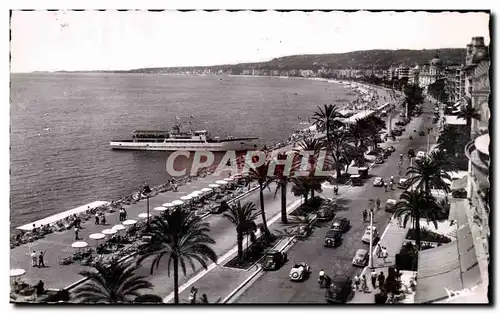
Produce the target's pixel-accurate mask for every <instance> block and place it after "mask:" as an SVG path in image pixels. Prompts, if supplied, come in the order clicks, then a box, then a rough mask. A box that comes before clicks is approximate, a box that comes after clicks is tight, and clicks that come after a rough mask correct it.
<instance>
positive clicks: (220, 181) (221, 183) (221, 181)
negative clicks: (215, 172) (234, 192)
mask: <svg viewBox="0 0 500 313" xmlns="http://www.w3.org/2000/svg"><path fill="white" fill-rule="evenodd" d="M215 183H216V184H219V185H225V184H227V181H225V180H218V181H216V182H215Z"/></svg>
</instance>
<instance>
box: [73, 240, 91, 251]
mask: <svg viewBox="0 0 500 313" xmlns="http://www.w3.org/2000/svg"><path fill="white" fill-rule="evenodd" d="M88 245H89V244H88V243H86V242H85V241H75V242H73V243H72V244H71V247H73V248H78V249H81V248H85V247H87V246H88Z"/></svg>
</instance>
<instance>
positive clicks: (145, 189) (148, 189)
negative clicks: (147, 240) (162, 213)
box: [142, 185, 151, 232]
mask: <svg viewBox="0 0 500 313" xmlns="http://www.w3.org/2000/svg"><path fill="white" fill-rule="evenodd" d="M142 193H143V194H145V195H146V203H147V211H146V212H147V213H146V214H147V215H148V216H147V219H146V225H147V226H146V227H147V230H148V232H149V231H151V228H150V226H149V194H150V193H151V189H150V188H149V185H145V186H144V187H143V188H142Z"/></svg>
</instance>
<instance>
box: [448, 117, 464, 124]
mask: <svg viewBox="0 0 500 313" xmlns="http://www.w3.org/2000/svg"><path fill="white" fill-rule="evenodd" d="M445 118H446V122H445V123H446V124H447V125H466V124H467V121H466V120H464V119H463V118H457V117H456V116H455V115H445Z"/></svg>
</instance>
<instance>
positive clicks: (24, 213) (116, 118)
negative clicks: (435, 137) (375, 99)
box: [10, 73, 355, 230]
mask: <svg viewBox="0 0 500 313" xmlns="http://www.w3.org/2000/svg"><path fill="white" fill-rule="evenodd" d="M353 99H355V95H354V94H352V93H350V92H349V90H347V89H344V88H343V87H342V86H341V85H339V84H336V83H328V82H324V81H315V80H306V79H293V78H288V79H285V78H278V77H240V76H183V75H159V74H108V73H90V74H89V73H86V74H82V73H33V74H11V104H10V121H11V125H10V192H11V193H10V221H11V230H12V229H13V228H15V227H17V226H20V225H24V224H27V223H31V222H33V221H36V220H38V219H41V218H45V217H48V216H50V215H53V214H57V213H60V212H63V211H66V210H69V209H72V208H75V207H77V206H80V205H84V204H86V203H89V202H92V201H95V200H106V201H111V200H116V199H118V198H121V197H124V196H127V195H129V194H131V193H132V192H133V191H135V190H137V189H138V188H140V186H141V184H143V183H147V184H149V185H151V186H154V185H159V184H162V183H165V182H166V181H167V180H168V179H169V178H170V177H169V176H168V174H167V173H166V170H165V160H166V157H167V153H166V152H151V151H114V150H111V149H110V146H109V142H110V141H112V140H113V139H115V140H116V139H130V136H131V132H132V131H133V130H136V129H140V130H168V129H170V128H171V127H172V126H173V125H174V124H176V123H182V124H183V125H185V127H190V128H192V129H193V130H194V129H197V130H201V129H205V130H208V131H209V132H210V133H211V134H212V135H216V136H220V137H224V136H226V135H230V136H252V137H258V138H259V143H260V144H264V145H269V146H270V145H273V144H274V143H276V142H278V141H282V140H285V139H287V138H288V137H289V136H290V135H291V134H292V133H293V132H294V131H295V130H297V129H304V128H306V127H308V125H307V122H308V117H310V116H311V115H312V114H313V112H314V110H315V109H316V108H317V106H318V105H320V106H322V105H323V104H330V103H335V104H337V105H339V106H340V107H342V106H343V104H346V103H348V102H349V101H351V100H353ZM176 167H177V166H176Z"/></svg>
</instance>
